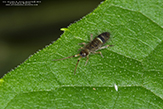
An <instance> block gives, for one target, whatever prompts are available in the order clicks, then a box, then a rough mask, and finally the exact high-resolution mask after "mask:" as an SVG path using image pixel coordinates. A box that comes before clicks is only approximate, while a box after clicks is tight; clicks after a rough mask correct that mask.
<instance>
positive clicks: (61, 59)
mask: <svg viewBox="0 0 163 109" xmlns="http://www.w3.org/2000/svg"><path fill="white" fill-rule="evenodd" d="M79 55H80V54H77V55H73V56H69V57H65V58H61V59H54V60H52V61H60V60H65V59H68V58H72V57H78V56H79Z"/></svg>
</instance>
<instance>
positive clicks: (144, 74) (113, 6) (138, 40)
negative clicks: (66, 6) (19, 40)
mask: <svg viewBox="0 0 163 109" xmlns="http://www.w3.org/2000/svg"><path fill="white" fill-rule="evenodd" d="M147 1H148V3H147ZM162 7H163V2H161V0H160V1H159V0H158V1H155V0H150V1H149V0H142V1H132V0H130V1H126V0H122V1H121V2H120V1H108V0H106V1H105V2H103V3H101V4H100V5H99V6H98V7H97V8H96V9H95V10H94V11H93V12H92V13H90V14H88V15H87V16H85V17H83V18H82V19H81V20H79V21H78V22H76V23H74V24H72V25H70V26H69V27H68V28H67V29H65V32H64V34H62V36H61V38H60V39H58V40H57V41H56V42H54V43H53V44H50V45H49V46H47V47H45V48H44V49H42V50H40V51H39V52H37V53H35V54H34V55H32V56H31V57H30V58H29V59H27V60H26V61H25V62H24V63H22V64H21V65H19V66H18V67H17V68H16V69H14V70H12V71H11V72H9V73H8V74H6V75H5V76H4V77H3V78H2V79H1V80H0V101H1V102H0V109H7V108H9V109H10V108H16V109H18V108H26V109H29V108H46V109H48V108H65V109H67V108H74V109H77V108H102V109H103V108H117V109H119V108H121V109H123V108H124V109H126V108H145V109H147V108H148V109H149V108H151V109H153V108H154V109H157V108H158V109H161V108H162V107H163V103H162V102H163V85H162V80H163V61H162V59H163V57H162V54H163V49H162V48H163V41H162V40H163V31H162V30H163V29H162V25H163V22H162V18H163V14H161V13H163V11H162ZM102 32H110V33H111V39H110V41H108V42H107V44H109V45H114V46H113V47H109V48H107V49H103V50H101V52H102V54H103V56H104V58H102V57H101V56H100V55H98V54H97V55H95V54H91V55H90V56H89V61H88V63H87V65H86V66H84V64H85V61H86V58H82V59H81V61H80V63H79V65H78V68H77V73H76V75H74V69H75V65H76V62H77V59H78V58H71V59H67V60H61V61H52V60H54V59H60V58H64V57H67V56H72V55H75V54H78V53H79V51H78V49H79V48H80V47H81V46H80V45H78V43H82V42H89V39H90V35H91V34H93V36H94V37H96V36H97V35H99V34H101V33H102ZM115 85H117V86H118V89H117V90H115Z"/></svg>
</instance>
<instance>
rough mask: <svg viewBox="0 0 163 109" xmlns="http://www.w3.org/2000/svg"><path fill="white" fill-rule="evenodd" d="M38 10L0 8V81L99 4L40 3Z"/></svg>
mask: <svg viewBox="0 0 163 109" xmlns="http://www.w3.org/2000/svg"><path fill="white" fill-rule="evenodd" d="M40 1H41V3H39V4H38V6H26V7H25V6H19V7H18V6H10V7H8V6H5V4H4V3H2V2H1V5H0V78H1V77H3V76H4V74H6V73H8V72H9V71H11V70H12V69H14V68H15V67H17V66H18V65H20V64H21V63H23V62H24V61H25V60H26V59H27V58H28V57H29V56H30V55H32V54H34V53H35V52H36V51H38V50H39V49H42V48H44V47H45V46H46V45H49V44H50V43H52V42H53V41H55V40H57V39H58V38H59V37H60V35H61V34H62V31H60V28H64V27H67V26H69V25H70V24H71V23H74V22H75V21H78V20H80V19H81V18H82V17H83V16H85V15H87V14H88V13H90V12H92V11H93V10H94V9H95V8H96V7H97V6H98V5H99V4H100V2H102V1H103V0H80V1H79V0H58V1H55V0H54V1H52V0H51V1H48V0H46V1H42V0H40Z"/></svg>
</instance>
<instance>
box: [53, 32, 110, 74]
mask: <svg viewBox="0 0 163 109" xmlns="http://www.w3.org/2000/svg"><path fill="white" fill-rule="evenodd" d="M92 37H93V36H92V35H91V37H90V39H91V42H89V43H88V44H86V43H84V42H83V43H80V44H82V45H84V47H81V48H80V49H79V50H81V52H80V53H79V54H76V55H73V56H69V57H65V58H62V59H55V60H53V61H59V60H64V59H68V58H72V57H78V56H80V57H79V59H78V61H77V63H76V67H75V71H74V75H75V74H76V68H77V66H78V63H79V61H80V59H81V58H82V57H87V61H86V63H85V65H86V64H87V62H88V59H89V54H90V53H99V54H100V55H101V57H102V58H103V55H102V53H101V52H96V51H97V50H100V49H104V48H107V47H109V46H113V45H106V46H103V47H102V45H104V44H105V43H106V42H107V41H108V39H109V38H110V33H109V32H104V33H102V34H100V35H98V36H97V37H96V38H95V39H94V40H92Z"/></svg>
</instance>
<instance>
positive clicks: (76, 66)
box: [74, 56, 82, 75]
mask: <svg viewBox="0 0 163 109" xmlns="http://www.w3.org/2000/svg"><path fill="white" fill-rule="evenodd" d="M81 58H82V56H80V57H79V59H78V61H77V63H76V66H75V71H74V75H75V74H76V68H77V66H78V63H79V61H80V59H81Z"/></svg>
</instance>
